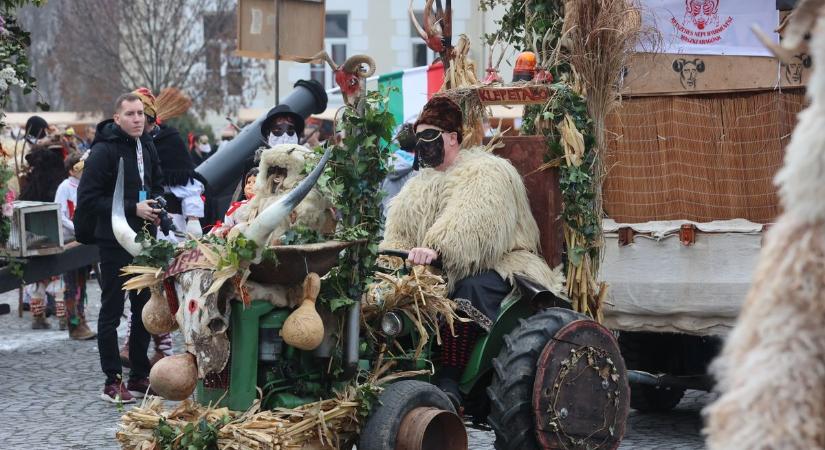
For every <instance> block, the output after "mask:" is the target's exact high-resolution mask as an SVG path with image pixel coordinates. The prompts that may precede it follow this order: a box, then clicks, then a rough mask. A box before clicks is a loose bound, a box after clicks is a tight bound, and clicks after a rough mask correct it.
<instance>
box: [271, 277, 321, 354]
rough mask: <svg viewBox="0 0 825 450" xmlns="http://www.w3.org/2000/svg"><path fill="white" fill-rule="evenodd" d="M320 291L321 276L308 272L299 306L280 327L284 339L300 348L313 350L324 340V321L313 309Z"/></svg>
mask: <svg viewBox="0 0 825 450" xmlns="http://www.w3.org/2000/svg"><path fill="white" fill-rule="evenodd" d="M320 291H321V278H320V277H318V274H317V273H310V274H309V275H307V276H306V278H305V279H304V297H303V300H302V301H301V306H300V307H298V309H296V310H295V311H293V312H292V314H290V315H289V317H287V319H286V322H284V326H283V328H282V329H281V336H282V337H283V338H284V341H285V342H286V343H287V344H289V345H291V346H293V347H297V348H299V349H301V350H315V349H316V348H317V347H318V346H319V345H321V341H323V340H324V322H323V320H321V316H320V315H318V311H316V310H315V299H317V298H318V293H319V292H320Z"/></svg>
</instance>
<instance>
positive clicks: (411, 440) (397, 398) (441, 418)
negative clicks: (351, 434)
mask: <svg viewBox="0 0 825 450" xmlns="http://www.w3.org/2000/svg"><path fill="white" fill-rule="evenodd" d="M402 441H403V445H402ZM396 448H419V449H428V450H441V449H443V450H448V449H466V448H467V431H466V429H465V428H464V424H463V422H462V421H461V419H460V418H459V417H458V415H456V413H455V409H454V408H453V403H452V402H451V401H450V399H449V398H448V397H447V395H446V394H445V393H444V392H442V391H441V389H438V388H437V387H435V386H433V385H432V384H430V383H425V382H423V381H415V380H404V381H397V382H395V383H393V384H391V385H389V386H387V388H386V389H384V392H382V393H381V395H380V396H379V397H378V402H375V403H374V404H373V405H372V407H371V411H370V415H369V417H368V418H367V423H366V424H365V425H364V427H363V428H362V429H361V436H360V438H359V441H358V450H393V449H396Z"/></svg>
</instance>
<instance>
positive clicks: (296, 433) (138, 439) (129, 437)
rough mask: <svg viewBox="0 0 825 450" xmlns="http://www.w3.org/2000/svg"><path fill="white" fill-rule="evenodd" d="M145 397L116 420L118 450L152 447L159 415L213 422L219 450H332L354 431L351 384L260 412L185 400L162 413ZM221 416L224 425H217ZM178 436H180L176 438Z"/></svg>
mask: <svg viewBox="0 0 825 450" xmlns="http://www.w3.org/2000/svg"><path fill="white" fill-rule="evenodd" d="M147 399H148V400H144V402H143V403H142V404H141V405H140V406H137V407H134V408H132V409H130V410H129V411H127V412H126V413H125V414H124V415H123V417H122V418H121V422H120V424H119V427H118V428H119V430H118V431H117V433H116V437H117V440H118V441H119V442H120V445H121V448H123V449H124V450H142V449H154V448H156V445H157V442H156V437H155V435H154V431H155V429H156V428H157V427H158V425H159V423H160V421H161V419H164V420H165V422H166V423H167V424H168V425H170V426H171V427H173V428H177V429H183V428H184V427H185V426H186V425H187V424H190V423H194V424H197V423H198V422H200V421H201V419H203V420H205V421H206V422H208V423H210V424H213V425H216V426H218V427H219V428H218V439H217V448H218V449H220V450H240V449H250V450H257V449H276V450H298V449H302V448H307V447H305V446H308V445H313V444H314V445H315V447H313V448H325V449H327V448H328V449H335V448H340V445H341V443H342V442H343V441H344V440H345V439H347V438H352V437H354V436H355V435H356V430H357V427H358V407H359V405H360V403H359V401H358V400H357V398H356V393H355V389H353V388H350V389H348V390H347V391H346V392H345V393H344V394H342V395H339V396H338V397H337V398H334V399H328V400H322V401H318V402H314V403H309V404H306V405H303V406H300V407H298V408H294V409H280V408H279V409H275V410H272V411H261V410H260V402H259V401H256V402H255V403H254V404H253V406H252V408H250V409H249V410H248V411H246V412H244V413H238V412H234V411H230V410H229V409H227V408H214V407H209V406H201V405H198V404H196V403H194V402H192V401H191V400H184V401H183V402H181V403H180V404H179V405H178V406H177V407H175V408H174V409H172V410H171V411H164V402H163V401H162V400H161V399H160V398H157V397H147ZM227 419H228V422H227V423H225V424H223V425H220V423H221V421H223V420H227ZM181 437H182V434H180V435H178V438H177V439H178V440H179V439H180V438H181Z"/></svg>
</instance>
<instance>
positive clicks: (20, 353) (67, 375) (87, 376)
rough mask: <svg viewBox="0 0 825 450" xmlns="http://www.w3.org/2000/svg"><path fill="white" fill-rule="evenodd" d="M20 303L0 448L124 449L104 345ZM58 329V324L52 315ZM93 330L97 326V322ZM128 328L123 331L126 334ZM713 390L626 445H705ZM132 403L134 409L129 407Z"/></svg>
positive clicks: (8, 297) (632, 424)
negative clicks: (40, 327) (105, 393)
mask: <svg viewBox="0 0 825 450" xmlns="http://www.w3.org/2000/svg"><path fill="white" fill-rule="evenodd" d="M99 292H100V291H99V289H98V288H97V284H95V283H91V284H90V298H91V299H92V302H91V303H92V304H91V305H90V307H89V317H90V318H96V317H97V310H98V308H99V304H98V302H99V298H100V293H99ZM0 303H8V304H10V305H11V307H12V312H11V314H7V315H3V316H0V424H2V425H0V450H18V449H37V450H41V449H72V450H81V449H82V450H86V449H94V450H104V449H113V450H114V449H117V448H119V447H118V445H117V442H116V441H115V439H114V433H115V428H116V424H117V421H118V419H119V417H120V415H121V413H122V411H120V410H118V408H117V407H116V406H115V405H112V404H109V403H105V402H103V401H102V400H100V398H99V393H100V391H101V389H102V387H103V386H102V383H103V375H102V374H101V373H100V363H99V360H98V353H97V344H96V342H95V341H94V340H93V341H86V342H77V341H71V340H69V339H68V334H67V332H65V331H57V330H47V331H33V330H31V329H30V328H29V327H30V320H31V319H30V315H29V313H24V315H23V318H22V319H19V318H18V317H17V292H16V291H13V292H8V293H5V294H2V295H0ZM49 320H50V321H52V324H53V325H54V326H55V327H56V325H57V321H56V320H55V319H54V318H50V319H49ZM90 326H91V328H92V329H95V328H96V323H95V322H94V321H92V322H91V323H90ZM123 330H124V325H121V330H120V335H121V336H122V335H123ZM710 399H711V396H710V395H709V394H705V393H700V392H689V393H688V395H687V396H686V397H685V399H684V400H683V401H682V403H681V404H680V405H679V406H678V407H677V408H676V409H675V410H674V411H672V412H670V413H666V414H655V415H643V414H638V413H636V412H635V411H631V413H630V419H629V423H628V429H627V432H626V435H625V439H624V441H623V442H622V444H621V446H620V447H619V448H620V449H628V450H629V449H634V450H647V449H668V450H692V449H702V448H704V446H703V443H702V442H703V441H702V437H701V435H700V433H699V430H700V429H701V418H700V416H699V411H700V410H701V409H702V407H703V406H704V405H706V404H707V403H708V402H709V401H710ZM127 407H128V406H127ZM469 433H470V448H471V449H479V450H486V449H492V448H493V435H492V433H490V432H484V431H477V430H470V431H469Z"/></svg>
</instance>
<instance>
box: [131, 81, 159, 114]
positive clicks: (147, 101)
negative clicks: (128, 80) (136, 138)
mask: <svg viewBox="0 0 825 450" xmlns="http://www.w3.org/2000/svg"><path fill="white" fill-rule="evenodd" d="M132 93H133V94H135V95H137V96H138V97H140V101H142V102H143V113H144V114H146V115H147V116H151V117H153V118H157V116H158V111H157V109H156V108H155V94H152V91H151V90H149V88H146V87H139V88H137V89H135V90H134V91H132Z"/></svg>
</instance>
